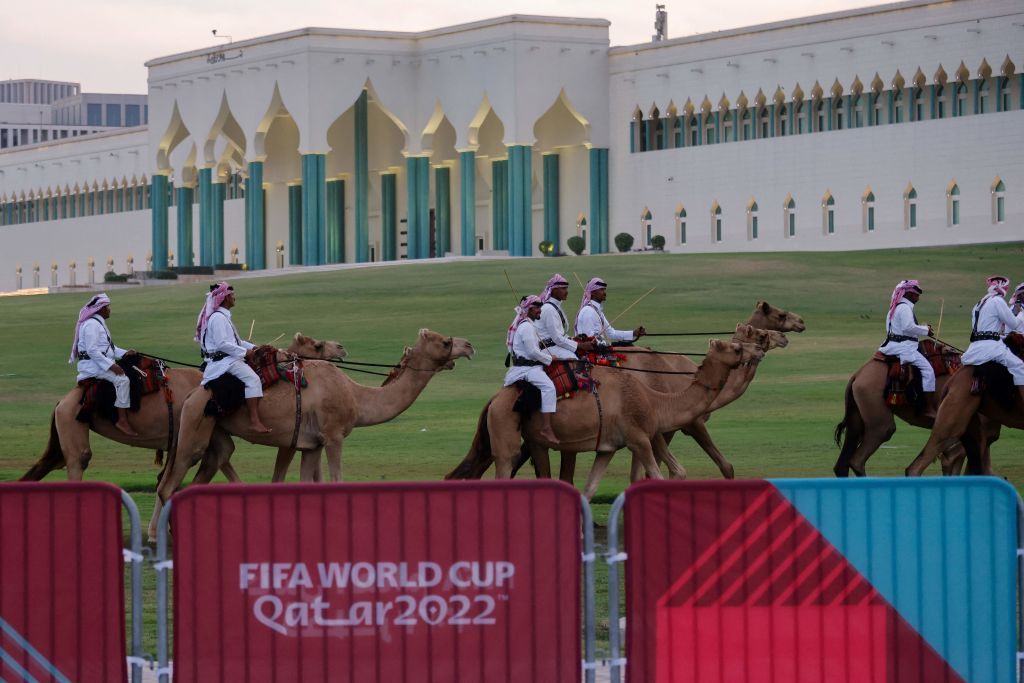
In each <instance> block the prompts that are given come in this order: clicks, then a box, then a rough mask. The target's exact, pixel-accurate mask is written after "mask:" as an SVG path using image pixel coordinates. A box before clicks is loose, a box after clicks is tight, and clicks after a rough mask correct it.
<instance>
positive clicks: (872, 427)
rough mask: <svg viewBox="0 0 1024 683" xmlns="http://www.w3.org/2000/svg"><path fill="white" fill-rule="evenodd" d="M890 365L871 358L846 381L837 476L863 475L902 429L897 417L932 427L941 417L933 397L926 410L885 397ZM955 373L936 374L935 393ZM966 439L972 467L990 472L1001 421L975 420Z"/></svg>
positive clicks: (938, 393)
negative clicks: (877, 453) (990, 455)
mask: <svg viewBox="0 0 1024 683" xmlns="http://www.w3.org/2000/svg"><path fill="white" fill-rule="evenodd" d="M939 349H940V350H939V352H940V353H942V354H943V355H947V354H949V355H956V356H957V357H959V353H957V352H956V351H954V350H953V349H952V348H951V347H948V346H945V345H943V346H941V347H939ZM888 372H889V366H888V365H887V364H886V363H882V362H879V361H876V360H869V361H868V362H867V363H865V364H864V365H863V366H861V368H860V369H859V370H857V372H855V373H854V374H853V377H851V378H850V380H849V382H847V383H846V394H845V397H846V398H845V413H844V415H843V420H842V421H841V422H840V423H839V424H838V425H836V431H835V440H836V445H837V446H839V448H840V452H839V458H838V459H837V460H836V464H835V466H834V467H833V468H832V471H833V472H835V475H836V476H837V477H847V476H849V474H850V472H851V471H852V472H853V473H854V474H855V475H857V476H858V477H863V476H865V474H866V471H865V470H866V465H867V461H868V458H870V457H871V456H872V455H873V454H874V453H875V451H877V450H878V449H879V447H881V445H882V444H884V443H885V442H887V441H888V440H889V439H891V438H892V436H893V434H895V433H896V419H895V418H897V417H898V418H900V419H901V420H903V421H904V422H906V423H907V424H909V425H912V426H914V427H921V428H923V429H929V430H930V429H932V426H933V425H934V423H935V411H936V406H935V405H934V403H935V401H936V399H934V398H933V399H932V400H931V401H930V402H929V403H928V405H926V406H924V408H923V409H922V410H920V411H918V410H917V409H916V407H915V406H913V405H910V404H909V403H908V404H904V405H899V406H890V405H888V404H887V403H886V401H885V384H886V378H887V375H888ZM952 377H954V375H949V374H939V375H938V376H937V377H936V378H935V394H934V397H941V396H943V394H944V390H945V387H946V385H947V384H948V383H949V381H950V380H951V379H952ZM963 437H964V438H963V442H964V443H963V445H964V448H965V449H966V452H967V453H968V454H969V456H970V462H971V463H972V466H971V471H972V472H975V473H979V474H980V473H985V474H990V472H984V470H985V469H986V468H987V464H986V463H987V461H988V457H987V453H988V450H989V446H990V445H991V444H992V443H994V442H995V441H996V440H997V439H998V438H999V425H998V424H996V423H992V422H990V421H988V420H983V419H979V420H974V421H971V423H970V428H969V429H965V431H964V433H963Z"/></svg>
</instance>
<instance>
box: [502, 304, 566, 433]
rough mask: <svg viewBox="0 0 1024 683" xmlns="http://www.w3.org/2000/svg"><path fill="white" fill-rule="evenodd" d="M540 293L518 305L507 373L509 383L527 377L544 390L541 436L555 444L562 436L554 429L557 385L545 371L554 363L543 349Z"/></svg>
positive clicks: (509, 338) (509, 341)
mask: <svg viewBox="0 0 1024 683" xmlns="http://www.w3.org/2000/svg"><path fill="white" fill-rule="evenodd" d="M540 309H541V301H540V297H539V296H535V295H531V296H528V297H526V298H525V299H524V300H523V301H522V303H520V304H519V307H518V308H516V319H515V320H513V321H512V325H511V326H510V327H509V328H508V336H507V337H506V338H505V343H506V345H507V346H508V350H509V353H510V354H511V356H512V365H511V366H510V367H509V369H508V372H506V373H505V386H506V387H507V386H511V385H513V384H515V383H516V382H518V381H519V380H523V379H524V380H526V381H527V382H529V383H530V384H532V385H533V386H535V387H537V389H538V390H540V419H541V423H540V425H541V427H540V435H541V437H542V438H544V439H545V440H547V441H549V442H551V443H555V444H557V443H558V437H557V436H555V432H554V430H552V429H551V413H553V412H555V406H556V404H557V402H558V399H557V397H556V395H555V384H554V382H552V381H551V378H550V377H548V375H547V373H546V372H544V366H545V365H550V364H551V354H550V353H548V352H547V351H546V350H544V349H543V348H541V344H540V337H539V336H538V335H537V328H536V327H534V321H535V320H537V319H538V318H540Z"/></svg>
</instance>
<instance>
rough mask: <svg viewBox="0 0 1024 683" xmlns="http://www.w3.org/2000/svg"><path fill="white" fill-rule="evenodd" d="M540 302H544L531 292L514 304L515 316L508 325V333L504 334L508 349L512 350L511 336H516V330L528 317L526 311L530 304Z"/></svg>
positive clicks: (533, 304) (537, 304) (539, 303)
mask: <svg viewBox="0 0 1024 683" xmlns="http://www.w3.org/2000/svg"><path fill="white" fill-rule="evenodd" d="M542 303H544V302H543V301H541V300H540V297H539V296H537V295H536V294H531V295H530V296H528V297H525V298H524V299H523V300H522V301H521V302H520V303H519V305H518V306H516V318H515V320H513V321H512V324H511V325H509V326H508V334H507V335H506V336H505V346H507V347H508V350H509V351H512V338H513V337H515V336H516V330H517V329H518V328H519V326H520V325H522V324H523V322H524V321H526V320H527V319H528V317H527V315H526V313H527V311H529V310H530V306H540V305H541V304H542Z"/></svg>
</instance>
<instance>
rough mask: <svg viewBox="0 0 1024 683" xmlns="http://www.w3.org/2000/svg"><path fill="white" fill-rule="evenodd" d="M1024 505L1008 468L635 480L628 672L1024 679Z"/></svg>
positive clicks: (726, 677)
mask: <svg viewBox="0 0 1024 683" xmlns="http://www.w3.org/2000/svg"><path fill="white" fill-rule="evenodd" d="M623 509H624V510H625V523H626V527H625V529H626V552H625V553H620V552H619V550H618V537H619V536H618V533H619V532H618V522H619V513H620V512H621V511H622V510H623ZM1021 510H1022V507H1021V501H1020V498H1019V497H1018V495H1017V493H1016V491H1015V490H1014V489H1013V488H1012V487H1011V486H1009V485H1008V484H1006V483H1005V482H1003V481H1002V480H997V479H994V478H956V479H939V478H924V479H861V480H831V479H830V480H813V479H811V480H809V479H800V480H772V481H748V482H647V483H641V484H638V485H636V486H633V487H630V488H629V489H628V490H627V492H626V493H624V494H623V495H621V496H620V497H619V498H618V499H617V500H616V502H615V505H614V506H613V510H612V514H611V517H610V520H609V530H608V531H609V533H608V555H607V557H606V559H607V561H608V562H609V565H610V575H609V614H610V617H611V629H612V631H611V635H610V646H611V650H612V659H613V668H612V677H611V678H612V681H619V680H620V677H621V673H622V670H623V668H624V666H623V665H624V664H625V662H626V661H628V662H629V665H628V668H627V669H626V671H627V678H628V680H630V681H645V682H646V681H654V682H656V683H663V682H671V683H681V682H683V681H701V682H702V683H705V682H711V683H716V682H719V681H721V682H726V681H736V680H743V681H752V682H757V681H818V680H825V679H826V678H837V679H840V680H900V681H922V682H930V681H972V682H973V681H1009V680H1016V679H1017V676H1018V675H1020V674H1021V673H1022V672H1020V671H1018V668H1019V667H1020V658H1019V657H1018V654H1017V652H1018V648H1019V643H1020V640H1019V639H1020V637H1021V631H1019V630H1018V628H1020V627H1022V622H1021V621H1020V619H1022V618H1024V617H1022V616H1021V615H1022V614H1024V610H1022V609H1021V604H1020V595H1021V591H1020V588H1021V582H1022V577H1024V569H1022V567H1021V565H1020V564H1019V562H1020V553H1021V552H1024V551H1021V550H1020V548H1021V547H1022V543H1021V534H1022V533H1024V532H1022V517H1021ZM627 557H628V561H626V577H625V586H626V613H627V628H626V659H625V660H623V659H622V658H621V657H620V651H619V644H620V642H621V633H620V628H619V620H618V586H619V571H618V565H619V564H620V563H621V562H622V561H624V560H626V558H627Z"/></svg>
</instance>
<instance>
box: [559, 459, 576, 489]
mask: <svg viewBox="0 0 1024 683" xmlns="http://www.w3.org/2000/svg"><path fill="white" fill-rule="evenodd" d="M559 454H560V455H561V463H559V466H558V478H559V479H561V480H562V481H564V482H565V483H566V484H569V485H570V486H575V485H576V484H575V483H573V479H574V478H575V475H576V454H575V453H569V452H568V451H559Z"/></svg>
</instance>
